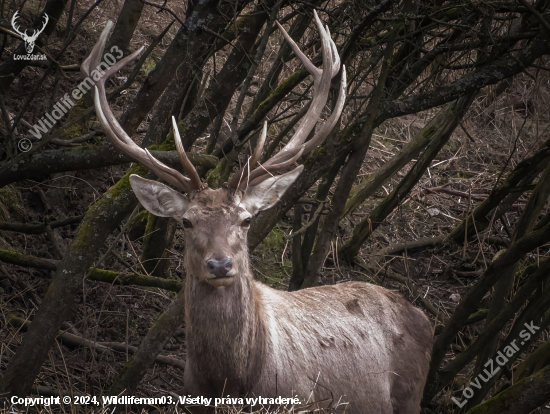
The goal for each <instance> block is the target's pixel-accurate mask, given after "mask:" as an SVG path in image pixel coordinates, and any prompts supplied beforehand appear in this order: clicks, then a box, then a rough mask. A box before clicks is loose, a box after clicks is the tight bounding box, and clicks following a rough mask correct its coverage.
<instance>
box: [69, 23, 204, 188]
mask: <svg viewBox="0 0 550 414" xmlns="http://www.w3.org/2000/svg"><path fill="white" fill-rule="evenodd" d="M112 26H113V22H111V21H109V22H108V23H107V25H106V26H105V29H103V32H102V33H101V35H100V36H99V40H98V41H97V43H96V44H95V46H94V48H93V49H92V51H91V53H90V56H88V58H86V60H85V61H84V62H83V63H82V65H81V67H80V71H81V72H82V74H83V75H84V76H87V77H88V76H90V72H91V71H93V70H94V69H96V68H97V67H98V65H99V64H100V62H101V58H102V56H103V51H104V49H105V43H106V42H107V36H108V34H109V31H110V30H111V27H112ZM142 50H143V47H142V48H140V49H139V50H137V51H135V52H134V53H132V54H131V55H129V56H126V57H125V58H124V59H122V60H120V61H119V62H117V63H115V64H114V65H113V66H111V67H110V68H109V69H107V70H105V74H104V75H103V76H102V78H101V79H100V80H99V81H98V82H96V85H95V94H94V104H95V108H96V114H97V117H98V118H99V121H100V123H101V126H102V127H103V131H104V132H105V134H106V135H107V138H109V140H110V141H111V143H112V144H113V146H114V147H115V148H116V149H118V150H119V151H120V152H122V153H124V154H126V155H128V156H129V157H130V158H132V159H133V160H135V161H137V162H139V163H140V164H143V165H144V166H146V167H147V168H149V169H150V170H151V171H153V172H154V173H155V174H156V175H157V176H158V177H159V178H161V179H163V180H164V181H166V182H167V183H169V184H171V185H173V186H174V187H177V188H178V189H180V190H182V191H183V192H191V191H193V190H198V189H200V187H201V181H200V178H199V176H198V174H197V171H196V170H195V167H193V165H192V164H191V162H190V161H189V159H188V158H187V155H186V154H185V150H184V149H183V145H182V143H181V138H180V135H179V131H178V128H177V125H176V121H175V119H174V118H173V117H172V125H173V127H174V141H175V142H176V148H177V150H178V154H179V157H180V161H181V163H182V165H183V168H184V171H185V172H186V173H187V174H188V175H189V177H191V178H187V177H185V176H184V175H183V174H181V173H180V172H179V171H176V170H174V169H173V168H170V167H168V166H167V165H165V164H163V163H161V162H160V161H158V160H157V159H156V158H154V157H153V156H152V155H151V153H150V152H149V151H148V150H147V149H143V148H140V147H139V146H138V145H137V144H136V143H135V142H134V141H133V140H132V139H131V138H130V137H129V136H128V134H126V132H125V131H124V129H122V127H121V126H120V124H119V123H118V121H117V120H116V118H115V116H114V114H113V112H112V111H111V108H110V107H109V104H108V102H107V95H106V92H105V82H106V81H107V79H109V77H110V76H112V75H113V74H114V73H116V72H118V71H119V70H120V69H122V68H123V67H124V66H126V65H127V64H128V63H130V62H132V61H133V60H135V59H136V58H137V57H138V55H139V54H140V53H141V51H142Z"/></svg>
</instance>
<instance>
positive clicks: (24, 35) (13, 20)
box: [11, 11, 27, 37]
mask: <svg viewBox="0 0 550 414" xmlns="http://www.w3.org/2000/svg"><path fill="white" fill-rule="evenodd" d="M18 14H19V11H16V12H15V13H14V14H13V17H12V18H11V26H12V27H13V30H14V31H15V33H18V34H20V35H21V36H23V37H26V36H27V31H26V30H25V32H21V31H20V30H19V26H16V25H15V21H16V20H17V17H19V16H18Z"/></svg>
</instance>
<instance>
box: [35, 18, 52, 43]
mask: <svg viewBox="0 0 550 414" xmlns="http://www.w3.org/2000/svg"><path fill="white" fill-rule="evenodd" d="M44 17H45V20H44V24H43V25H42V28H41V29H40V30H35V31H34V32H33V34H32V36H30V39H31V40H32V41H35V40H36V38H37V37H38V35H39V34H40V33H42V32H43V31H44V29H45V28H46V25H47V24H48V22H49V21H50V18H49V17H48V15H47V14H46V13H44Z"/></svg>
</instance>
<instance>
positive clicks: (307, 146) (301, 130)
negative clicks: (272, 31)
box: [228, 10, 346, 188]
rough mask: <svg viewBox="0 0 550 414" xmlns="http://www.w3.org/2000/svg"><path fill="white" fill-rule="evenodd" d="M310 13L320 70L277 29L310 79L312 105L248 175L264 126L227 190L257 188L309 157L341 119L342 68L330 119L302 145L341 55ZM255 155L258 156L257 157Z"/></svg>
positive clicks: (315, 117) (344, 88) (342, 95)
mask: <svg viewBox="0 0 550 414" xmlns="http://www.w3.org/2000/svg"><path fill="white" fill-rule="evenodd" d="M313 14H314V16H315V22H316V24H317V28H318V29H319V33H320V35H321V44H322V53H323V69H322V70H321V69H319V68H317V67H316V66H315V65H314V64H313V63H312V62H311V61H310V60H309V59H308V58H307V56H306V55H304V53H303V52H302V51H301V50H300V48H299V47H298V45H297V44H296V43H295V42H294V40H292V38H291V37H290V36H289V35H288V33H287V32H286V31H285V29H284V28H283V27H282V26H281V25H280V24H279V23H278V22H277V26H278V27H279V30H281V32H282V34H283V36H284V37H285V39H286V41H287V42H288V44H289V45H290V47H291V48H292V50H293V51H294V53H295V54H296V56H297V57H298V59H300V61H301V62H302V63H303V64H304V66H305V68H306V69H307V71H308V72H309V73H310V74H311V75H312V76H313V82H314V87H313V99H312V102H311V105H310V107H309V109H308V111H307V113H306V115H305V116H304V118H303V119H302V120H301V121H300V123H299V125H298V128H297V129H296V132H295V133H294V136H293V137H292V138H291V139H290V141H289V142H288V143H287V144H286V145H285V147H284V148H283V149H282V150H281V151H280V152H279V153H278V154H276V155H275V156H273V157H272V158H271V159H269V160H268V161H266V162H265V163H264V164H263V165H261V164H260V166H259V167H257V168H256V169H254V170H253V171H252V172H250V169H251V168H254V167H256V166H255V164H256V162H257V161H258V159H259V154H261V151H262V147H263V143H264V141H265V135H266V132H267V130H266V124H265V125H264V129H263V132H262V136H261V138H260V140H259V141H258V144H257V146H256V149H255V151H254V155H253V156H252V157H251V158H250V159H249V161H248V162H247V163H246V165H245V166H244V167H242V168H241V170H240V171H239V172H238V173H237V174H235V175H234V176H233V177H232V179H231V181H230V182H229V184H228V185H229V187H233V188H242V187H243V186H244V185H245V184H247V185H251V186H254V185H257V184H259V183H261V182H262V181H264V180H266V179H267V178H269V176H270V175H271V173H273V172H276V171H280V170H282V169H284V168H286V167H288V166H289V165H292V164H293V163H294V162H296V160H297V159H298V158H300V157H301V156H302V155H305V154H308V153H309V152H311V151H312V150H313V149H314V148H316V147H317V146H318V145H319V144H320V143H321V142H323V141H324V140H325V138H326V137H327V136H328V134H329V133H330V131H331V130H332V129H333V128H334V126H335V125H336V122H338V119H339V118H340V115H341V113H342V110H343V108H344V103H345V98H346V68H345V67H344V66H342V78H341V82H340V91H339V94H338V99H337V101H336V106H335V108H334V111H333V112H332V114H331V116H330V117H329V119H328V120H327V121H326V122H325V123H324V124H323V126H322V127H321V129H320V130H319V132H317V133H316V134H315V135H314V136H313V138H312V139H311V140H309V141H308V142H305V140H306V138H307V137H308V135H309V134H310V132H311V131H312V130H313V128H315V125H316V123H317V121H318V119H319V116H320V115H321V112H322V110H323V107H324V106H325V104H326V102H327V99H328V93H329V90H330V82H331V79H332V78H333V77H334V76H336V74H337V73H338V70H339V69H340V56H338V51H337V49H336V45H335V44H334V42H333V41H332V39H331V38H330V32H329V29H328V27H327V28H326V29H325V28H323V25H322V23H321V20H320V19H319V16H317V12H316V11H315V10H314V11H313ZM256 154H258V156H257V157H256Z"/></svg>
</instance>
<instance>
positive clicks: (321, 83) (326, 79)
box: [281, 10, 332, 151]
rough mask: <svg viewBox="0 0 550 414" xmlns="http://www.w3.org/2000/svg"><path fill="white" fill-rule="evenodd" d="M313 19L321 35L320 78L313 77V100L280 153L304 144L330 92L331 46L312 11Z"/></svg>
mask: <svg viewBox="0 0 550 414" xmlns="http://www.w3.org/2000/svg"><path fill="white" fill-rule="evenodd" d="M313 14H314V17H315V23H316V24H317V28H318V30H319V33H320V35H321V44H322V53H323V70H322V71H321V78H320V79H318V81H317V79H315V77H314V82H315V83H314V87H313V99H312V101H311V105H310V107H309V110H308V111H307V113H306V115H305V116H304V118H303V119H302V120H301V121H300V123H299V124H298V128H297V129H296V132H295V133H294V136H293V137H292V138H291V139H290V141H289V142H288V143H287V144H286V145H285V147H284V148H283V149H282V150H281V151H287V150H289V149H291V148H295V147H299V146H300V145H302V144H303V143H304V141H305V140H306V138H307V136H308V135H309V133H310V132H311V130H312V129H313V128H315V124H316V123H317V120H318V119H319V116H320V115H321V112H322V110H323V108H324V106H325V103H326V102H327V99H328V93H329V90H330V81H331V79H332V50H331V49H332V46H331V44H330V38H329V37H328V34H327V32H326V31H325V29H324V28H323V24H322V23H321V20H320V19H319V16H317V12H316V11H315V10H314V11H313Z"/></svg>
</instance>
